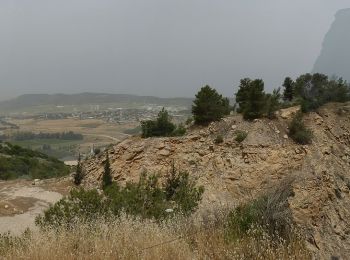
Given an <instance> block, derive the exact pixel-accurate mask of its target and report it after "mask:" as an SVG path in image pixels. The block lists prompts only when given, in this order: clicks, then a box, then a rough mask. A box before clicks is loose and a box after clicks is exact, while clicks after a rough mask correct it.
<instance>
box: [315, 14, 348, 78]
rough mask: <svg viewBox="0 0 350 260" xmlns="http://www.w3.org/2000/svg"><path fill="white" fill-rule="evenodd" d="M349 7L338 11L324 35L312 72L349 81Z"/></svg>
mask: <svg viewBox="0 0 350 260" xmlns="http://www.w3.org/2000/svg"><path fill="white" fill-rule="evenodd" d="M349 24H350V8H349V9H343V10H340V11H338V13H337V14H336V16H335V21H334V23H333V24H332V26H331V28H330V30H329V32H328V33H327V35H326V36H325V39H324V42H323V45H322V50H321V53H320V56H319V57H318V59H317V61H316V63H315V65H314V68H313V72H319V73H324V74H326V75H329V76H333V75H336V76H339V77H343V79H345V80H347V81H350V50H349V48H350V47H349V46H350V35H349Z"/></svg>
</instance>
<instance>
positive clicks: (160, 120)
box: [141, 107, 186, 138]
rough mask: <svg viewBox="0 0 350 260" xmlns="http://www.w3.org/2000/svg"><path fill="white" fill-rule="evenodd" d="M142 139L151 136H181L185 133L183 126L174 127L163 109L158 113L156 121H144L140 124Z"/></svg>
mask: <svg viewBox="0 0 350 260" xmlns="http://www.w3.org/2000/svg"><path fill="white" fill-rule="evenodd" d="M141 129H142V137H143V138H147V137H152V136H181V135H184V134H185V133H186V129H185V128H184V127H183V125H181V124H180V125H179V126H176V125H175V124H174V123H172V122H171V118H170V116H169V113H168V111H167V110H165V108H164V107H163V109H162V110H161V111H160V112H159V113H158V117H157V119H156V120H146V121H142V122H141Z"/></svg>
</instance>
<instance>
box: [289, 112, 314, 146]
mask: <svg viewBox="0 0 350 260" xmlns="http://www.w3.org/2000/svg"><path fill="white" fill-rule="evenodd" d="M289 136H290V137H291V138H292V139H293V141H294V142H296V143H298V144H310V143H311V142H312V136H313V134H312V132H311V130H309V129H307V128H306V126H305V124H304V122H303V116H302V114H301V113H297V114H296V115H295V116H294V118H293V120H292V121H291V123H290V124H289Z"/></svg>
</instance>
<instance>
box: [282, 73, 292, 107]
mask: <svg viewBox="0 0 350 260" xmlns="http://www.w3.org/2000/svg"><path fill="white" fill-rule="evenodd" d="M282 86H283V100H284V101H289V102H290V101H292V100H293V98H294V81H293V80H292V79H291V78H290V77H286V78H285V80H284V82H283V85H282Z"/></svg>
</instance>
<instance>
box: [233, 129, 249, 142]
mask: <svg viewBox="0 0 350 260" xmlns="http://www.w3.org/2000/svg"><path fill="white" fill-rule="evenodd" d="M247 136H248V133H247V132H244V131H236V137H235V140H236V141H237V142H239V143H242V142H243V141H244V140H245V139H246V138H247Z"/></svg>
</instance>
